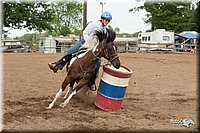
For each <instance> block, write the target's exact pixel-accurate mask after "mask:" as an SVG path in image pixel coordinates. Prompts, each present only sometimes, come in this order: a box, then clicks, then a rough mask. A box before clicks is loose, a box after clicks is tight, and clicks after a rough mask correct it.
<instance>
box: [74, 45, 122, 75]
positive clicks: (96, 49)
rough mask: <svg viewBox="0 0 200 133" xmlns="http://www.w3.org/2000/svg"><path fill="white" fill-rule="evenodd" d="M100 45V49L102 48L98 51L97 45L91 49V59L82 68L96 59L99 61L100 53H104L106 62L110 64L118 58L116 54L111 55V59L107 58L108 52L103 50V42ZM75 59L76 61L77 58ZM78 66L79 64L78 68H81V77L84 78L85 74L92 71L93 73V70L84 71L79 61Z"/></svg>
mask: <svg viewBox="0 0 200 133" xmlns="http://www.w3.org/2000/svg"><path fill="white" fill-rule="evenodd" d="M100 44H101V47H102V48H101V49H100V50H99V49H98V45H96V46H94V48H93V49H92V54H93V58H91V59H90V60H89V61H88V62H86V63H85V64H84V66H88V65H89V64H90V63H91V61H94V60H96V59H98V60H99V59H100V57H98V56H99V55H100V54H101V52H103V53H104V55H105V58H106V59H107V60H109V62H112V61H113V60H115V59H117V58H119V56H118V55H117V53H116V54H114V55H112V57H109V55H108V52H107V50H106V49H105V46H104V44H103V42H101V43H100ZM95 52H97V53H95ZM77 59H78V57H77ZM78 64H79V66H80V68H81V71H82V72H83V76H85V75H86V73H88V72H92V71H93V70H90V71H86V70H85V69H84V68H83V65H82V64H81V62H80V61H79V60H78ZM94 70H95V68H94Z"/></svg>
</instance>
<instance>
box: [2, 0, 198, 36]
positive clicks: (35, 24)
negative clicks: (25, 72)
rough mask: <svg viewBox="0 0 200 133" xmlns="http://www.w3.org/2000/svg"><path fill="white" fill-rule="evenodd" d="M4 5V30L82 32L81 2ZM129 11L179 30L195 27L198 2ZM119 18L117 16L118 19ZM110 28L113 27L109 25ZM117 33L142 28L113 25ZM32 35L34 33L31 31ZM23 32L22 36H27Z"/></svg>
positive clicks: (154, 23) (153, 25)
mask: <svg viewBox="0 0 200 133" xmlns="http://www.w3.org/2000/svg"><path fill="white" fill-rule="evenodd" d="M2 5H3V6H2V7H3V27H2V29H3V33H5V34H6V33H7V32H8V31H6V30H4V28H5V27H7V28H9V29H21V28H28V29H29V30H35V31H39V34H38V35H37V37H38V36H46V35H47V36H48V35H52V36H59V35H63V36H67V35H69V34H75V35H80V34H81V33H82V18H83V15H82V14H83V3H81V2H78V1H76V0H74V1H62V2H57V1H36V2H35V1H34V0H29V1H28V2H6V1H3V2H2ZM127 10H129V12H130V13H135V12H137V11H140V10H145V11H146V12H147V14H146V16H145V18H144V19H143V20H144V21H145V23H147V24H151V29H147V30H148V31H153V30H155V29H159V28H162V29H166V30H173V31H174V32H176V33H180V32H182V31H186V30H187V31H188V30H194V31H197V29H198V25H199V21H198V16H197V15H198V14H199V13H198V11H199V2H197V3H193V2H192V0H189V1H187V2H163V1H159V2H149V1H147V2H145V3H144V5H143V6H140V7H134V8H132V9H127ZM119 21H120V20H119ZM109 28H112V27H111V26H109ZM114 30H115V31H116V32H117V34H118V35H119V36H124V35H126V36H128V37H132V36H137V34H138V33H139V32H141V31H138V32H136V33H133V34H127V33H120V29H119V28H114ZM34 35H35V34H34ZM27 36H31V35H26V36H24V37H25V38H27Z"/></svg>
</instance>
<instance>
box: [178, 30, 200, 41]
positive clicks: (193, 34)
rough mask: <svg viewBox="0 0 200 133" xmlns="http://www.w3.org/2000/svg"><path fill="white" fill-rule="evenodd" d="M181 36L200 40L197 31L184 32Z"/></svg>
mask: <svg viewBox="0 0 200 133" xmlns="http://www.w3.org/2000/svg"><path fill="white" fill-rule="evenodd" d="M179 35H181V36H183V37H186V38H191V39H198V38H200V35H199V33H198V32H196V31H184V32H182V33H180V34H179Z"/></svg>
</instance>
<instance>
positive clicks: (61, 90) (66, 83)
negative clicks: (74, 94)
mask: <svg viewBox="0 0 200 133" xmlns="http://www.w3.org/2000/svg"><path fill="white" fill-rule="evenodd" d="M70 81H71V80H70V79H69V78H68V77H66V78H65V80H64V81H63V83H62V86H61V88H60V89H59V91H58V92H57V93H56V95H55V98H54V99H53V101H52V102H51V103H50V104H49V106H48V107H47V109H51V108H52V107H53V106H54V103H55V102H56V101H57V99H58V98H59V97H61V95H62V92H63V91H64V90H65V88H66V86H67V85H68V84H69V83H70Z"/></svg>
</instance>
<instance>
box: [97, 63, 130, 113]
mask: <svg viewBox="0 0 200 133" xmlns="http://www.w3.org/2000/svg"><path fill="white" fill-rule="evenodd" d="M132 73H133V72H132V70H131V69H130V68H127V67H125V66H123V65H121V66H120V68H119V69H116V68H114V67H113V66H111V65H105V66H103V74H102V77H101V81H100V85H99V88H98V92H97V96H96V99H95V105H96V106H97V107H99V108H101V109H103V110H106V111H109V112H116V111H118V110H119V109H120V108H121V107H122V102H123V99H124V96H125V92H126V88H127V86H128V83H129V79H130V77H131V75H132Z"/></svg>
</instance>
